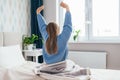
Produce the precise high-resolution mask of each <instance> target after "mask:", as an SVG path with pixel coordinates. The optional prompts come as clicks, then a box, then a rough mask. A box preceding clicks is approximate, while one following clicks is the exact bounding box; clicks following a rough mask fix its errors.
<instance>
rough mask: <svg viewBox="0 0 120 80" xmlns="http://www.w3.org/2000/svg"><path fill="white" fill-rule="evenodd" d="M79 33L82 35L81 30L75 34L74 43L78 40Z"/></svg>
mask: <svg viewBox="0 0 120 80" xmlns="http://www.w3.org/2000/svg"><path fill="white" fill-rule="evenodd" d="M79 33H80V30H76V31H75V34H74V35H73V40H74V41H76V40H78V37H79Z"/></svg>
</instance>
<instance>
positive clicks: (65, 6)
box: [60, 2, 69, 11]
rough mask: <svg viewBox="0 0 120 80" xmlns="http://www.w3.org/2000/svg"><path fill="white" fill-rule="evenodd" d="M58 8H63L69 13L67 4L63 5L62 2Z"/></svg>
mask: <svg viewBox="0 0 120 80" xmlns="http://www.w3.org/2000/svg"><path fill="white" fill-rule="evenodd" d="M60 6H61V7H63V8H65V9H66V10H67V11H69V6H68V4H66V3H64V2H61V3H60Z"/></svg>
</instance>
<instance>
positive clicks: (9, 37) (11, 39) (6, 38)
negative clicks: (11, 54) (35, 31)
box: [0, 32, 22, 46]
mask: <svg viewBox="0 0 120 80" xmlns="http://www.w3.org/2000/svg"><path fill="white" fill-rule="evenodd" d="M16 44H20V45H21V46H22V34H20V33H17V32H0V46H9V45H16Z"/></svg>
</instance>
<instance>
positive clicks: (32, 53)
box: [23, 49, 42, 62]
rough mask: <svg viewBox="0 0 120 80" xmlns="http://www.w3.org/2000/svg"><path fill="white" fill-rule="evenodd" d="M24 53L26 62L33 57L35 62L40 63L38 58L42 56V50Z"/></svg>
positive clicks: (24, 51) (25, 51)
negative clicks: (29, 57)
mask: <svg viewBox="0 0 120 80" xmlns="http://www.w3.org/2000/svg"><path fill="white" fill-rule="evenodd" d="M23 53H24V57H25V59H26V60H27V57H28V56H31V57H33V61H35V62H38V56H41V55H42V49H34V50H23Z"/></svg>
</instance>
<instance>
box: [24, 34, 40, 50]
mask: <svg viewBox="0 0 120 80" xmlns="http://www.w3.org/2000/svg"><path fill="white" fill-rule="evenodd" d="M36 40H38V36H37V35H35V34H32V35H31V36H26V37H24V38H23V45H24V48H25V49H33V46H34V42H35V41H36Z"/></svg>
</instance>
